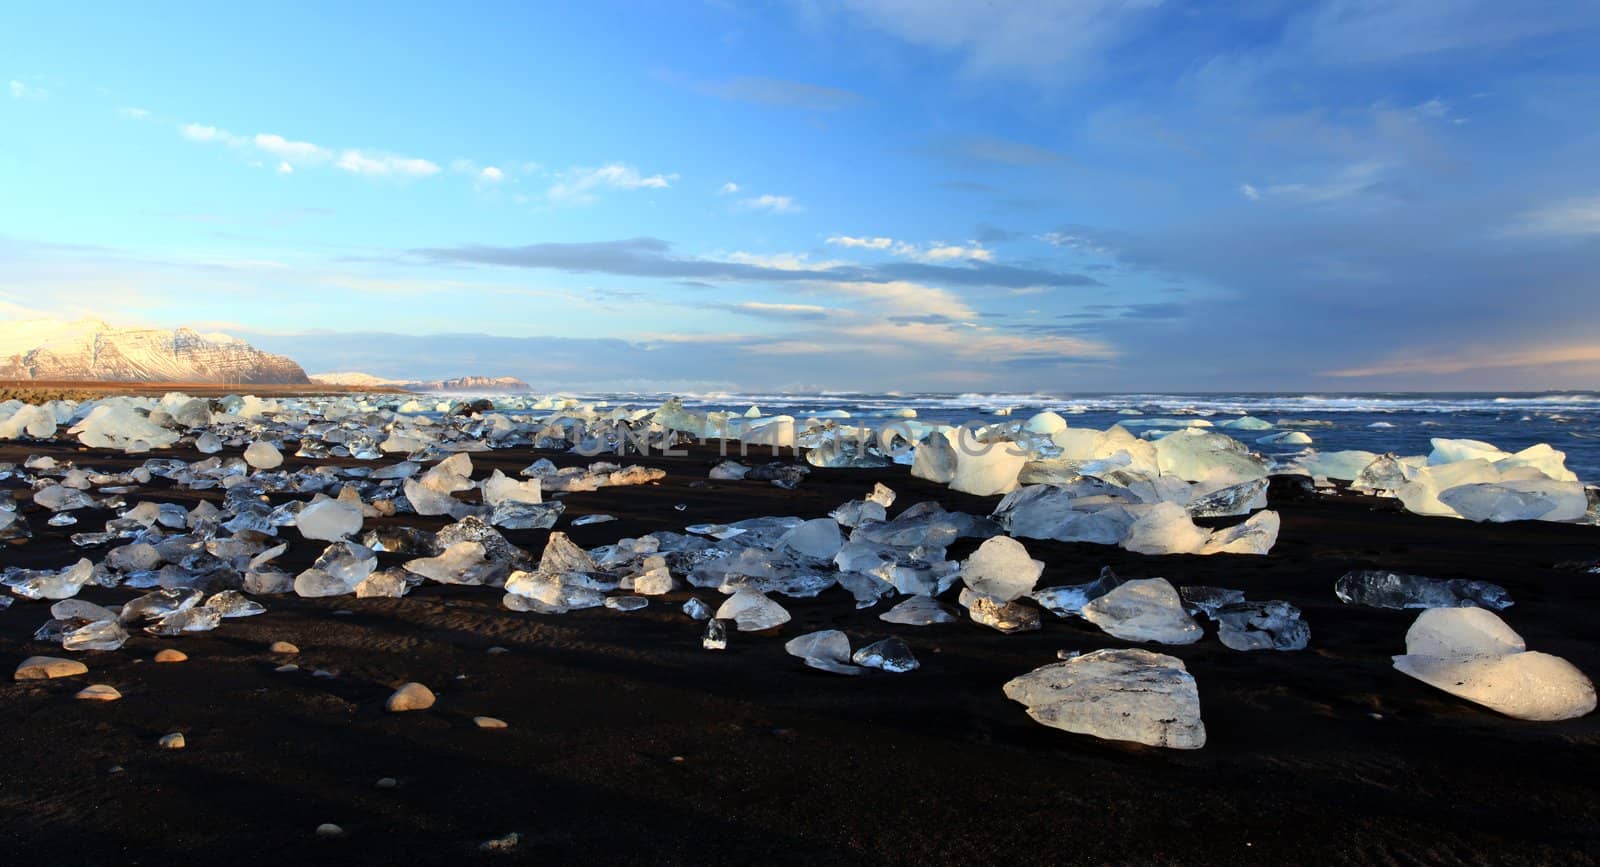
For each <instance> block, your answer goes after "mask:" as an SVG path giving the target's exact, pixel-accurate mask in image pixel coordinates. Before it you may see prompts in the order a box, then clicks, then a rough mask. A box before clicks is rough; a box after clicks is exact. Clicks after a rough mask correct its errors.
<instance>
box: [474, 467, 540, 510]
mask: <svg viewBox="0 0 1600 867" xmlns="http://www.w3.org/2000/svg"><path fill="white" fill-rule="evenodd" d="M483 501H484V502H485V503H488V504H489V505H491V506H499V505H500V504H501V503H507V502H514V503H540V502H543V498H542V494H541V490H540V485H539V479H538V478H532V479H529V480H528V481H526V482H519V481H517V480H516V479H513V478H511V477H509V476H507V475H506V474H505V473H502V472H500V471H499V470H495V471H494V472H493V473H492V474H490V476H489V478H487V479H485V480H484V482H483Z"/></svg>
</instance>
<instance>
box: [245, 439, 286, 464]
mask: <svg viewBox="0 0 1600 867" xmlns="http://www.w3.org/2000/svg"><path fill="white" fill-rule="evenodd" d="M244 462H245V463H247V464H249V465H250V466H252V467H255V468H256V469H258V470H272V469H277V468H278V467H280V466H283V453H282V452H280V451H278V449H277V448H276V447H275V446H273V445H272V443H269V442H262V441H257V442H253V443H251V444H250V445H248V446H246V447H245V450H244Z"/></svg>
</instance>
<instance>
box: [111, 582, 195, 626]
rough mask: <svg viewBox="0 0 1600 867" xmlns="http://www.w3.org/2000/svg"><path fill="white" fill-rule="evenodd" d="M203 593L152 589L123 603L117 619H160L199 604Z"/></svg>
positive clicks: (136, 620)
mask: <svg viewBox="0 0 1600 867" xmlns="http://www.w3.org/2000/svg"><path fill="white" fill-rule="evenodd" d="M204 595H205V594H204V593H202V592H201V591H199V590H192V589H190V590H182V589H167V590H154V591H151V592H149V593H146V594H145V595H143V596H140V597H139V598H137V599H133V600H130V601H128V602H127V603H124V604H123V606H122V613H121V615H120V617H119V618H118V619H120V620H121V621H122V622H123V623H137V622H138V621H141V620H160V619H161V618H163V617H166V616H167V615H169V614H173V613H175V612H178V611H184V610H186V609H189V608H193V607H194V606H196V605H199V604H200V597H202V596H204Z"/></svg>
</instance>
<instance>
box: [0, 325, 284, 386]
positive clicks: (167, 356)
mask: <svg viewBox="0 0 1600 867" xmlns="http://www.w3.org/2000/svg"><path fill="white" fill-rule="evenodd" d="M0 379H12V380H39V381H66V382H195V383H218V384H239V385H305V384H310V382H311V380H310V378H309V377H307V376H306V372H305V370H304V369H303V368H301V367H300V365H299V364H296V363H295V361H294V360H293V359H291V358H289V357H287V356H284V355H275V354H273V353H270V352H264V351H262V350H260V349H257V348H255V347H254V346H251V345H250V344H249V343H246V342H245V341H243V340H240V339H238V338H236V337H232V336H230V335H227V334H219V333H208V334H202V333H201V332H199V331H196V330H195V329H193V328H186V327H180V328H175V329H172V330H170V331H169V330H166V329H161V328H124V327H117V326H113V325H110V324H108V323H106V322H104V321H101V320H99V319H92V318H86V319H78V320H73V321H59V320H49V319H32V320H12V321H7V322H0Z"/></svg>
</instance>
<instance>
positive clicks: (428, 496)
mask: <svg viewBox="0 0 1600 867" xmlns="http://www.w3.org/2000/svg"><path fill="white" fill-rule="evenodd" d="M402 490H403V491H404V492H405V495H406V502H408V503H410V504H411V508H412V509H414V510H415V511H416V513H417V514H419V515H424V516H431V515H449V514H451V513H452V511H453V510H454V509H455V508H456V507H457V506H460V505H463V504H462V503H461V501H459V500H457V499H456V498H455V497H452V496H450V494H449V493H448V492H441V491H438V490H435V489H434V488H431V487H429V486H427V485H424V484H422V483H421V482H418V481H417V480H416V479H406V480H405V482H404V483H402Z"/></svg>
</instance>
